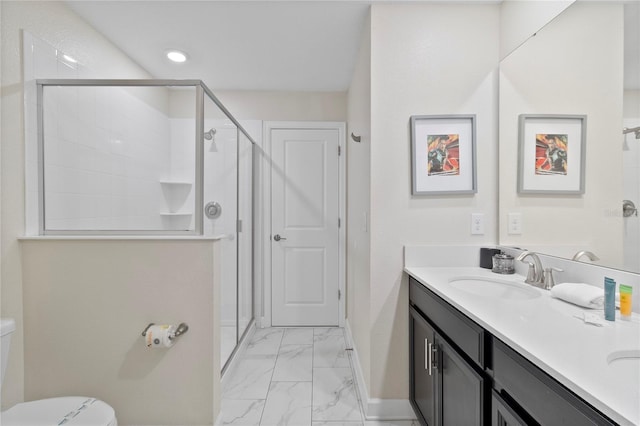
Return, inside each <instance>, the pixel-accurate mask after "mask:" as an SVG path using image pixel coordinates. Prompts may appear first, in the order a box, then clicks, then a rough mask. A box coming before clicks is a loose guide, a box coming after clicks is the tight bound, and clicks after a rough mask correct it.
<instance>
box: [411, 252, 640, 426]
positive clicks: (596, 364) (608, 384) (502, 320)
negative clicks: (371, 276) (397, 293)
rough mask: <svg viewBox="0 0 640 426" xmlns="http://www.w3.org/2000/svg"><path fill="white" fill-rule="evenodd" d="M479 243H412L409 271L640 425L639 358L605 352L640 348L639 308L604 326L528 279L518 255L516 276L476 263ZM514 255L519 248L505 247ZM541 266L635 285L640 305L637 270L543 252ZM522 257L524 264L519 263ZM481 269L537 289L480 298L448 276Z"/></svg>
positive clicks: (593, 399) (584, 393) (620, 418)
mask: <svg viewBox="0 0 640 426" xmlns="http://www.w3.org/2000/svg"><path fill="white" fill-rule="evenodd" d="M479 249H480V246H445V247H442V246H440V247H436V246H407V247H405V271H406V272H407V273H409V274H410V275H412V276H413V277H414V278H416V279H417V280H418V281H420V282H421V283H422V284H423V285H425V286H427V287H428V288H429V289H431V290H432V291H434V292H435V293H436V294H438V295H439V296H440V297H442V298H443V299H445V300H446V301H447V302H449V303H450V304H452V305H453V306H455V307H456V308H457V309H459V310H460V311H462V312H463V313H465V314H466V315H467V316H469V317H470V318H471V319H473V320H474V321H475V322H477V323H478V324H479V325H480V326H482V327H484V328H485V329H486V330H488V331H489V332H490V333H492V334H493V335H494V336H496V337H497V338H499V339H500V340H502V341H504V342H505V343H507V344H508V345H509V346H511V347H512V348H513V349H515V350H516V351H517V352H519V353H520V354H521V355H523V356H524V357H525V358H527V359H528V360H529V361H531V362H533V363H534V364H535V365H537V366H538V367H539V368H541V369H542V370H543V371H545V372H546V373H547V374H549V375H551V376H552V377H554V378H555V379H556V380H558V381H559V382H560V383H562V384H563V385H565V386H566V387H567V388H569V389H570V390H572V391H573V392H574V393H576V394H577V395H579V396H580V397H581V398H583V399H584V400H585V401H587V402H588V403H590V404H591V405H593V406H594V407H596V408H597V409H598V410H600V411H601V412H603V413H604V414H605V415H607V416H608V417H610V418H611V419H613V420H614V421H616V422H618V423H620V424H621V425H640V361H638V360H637V359H635V360H633V359H631V360H618V361H614V362H612V363H611V364H609V363H608V362H607V356H608V355H609V354H610V353H611V352H613V351H618V350H640V315H638V314H637V313H634V314H633V317H632V319H631V321H622V320H619V316H620V313H619V311H616V315H617V318H618V320H616V321H615V322H609V321H603V322H604V323H605V325H604V326H603V327H596V326H593V325H588V324H585V323H584V322H583V321H582V320H579V319H577V318H576V317H575V315H581V314H582V313H583V312H589V313H595V314H596V315H599V316H602V317H603V318H604V313H603V311H602V310H590V309H585V308H581V307H579V306H576V305H572V304H570V303H566V302H564V301H561V300H558V299H555V298H552V297H551V295H550V292H549V291H547V290H542V289H538V288H536V287H532V286H529V285H527V284H524V275H525V274H526V267H527V265H525V264H523V263H521V262H516V273H517V274H516V275H499V274H494V273H492V272H491V270H489V269H483V268H480V267H478V264H479ZM504 250H505V251H506V252H509V253H510V254H512V255H514V257H516V256H517V255H518V254H519V251H517V250H514V249H504ZM540 259H541V261H542V264H543V266H544V267H551V266H555V267H559V268H562V269H564V270H565V271H564V272H562V273H559V274H558V275H556V283H561V282H584V283H587V284H591V285H594V286H597V287H603V281H604V276H610V277H611V278H614V279H615V280H616V282H618V283H620V282H622V283H625V284H629V285H632V286H634V290H633V291H634V301H633V303H634V311H636V312H637V311H638V304H639V303H638V300H639V299H638V293H640V276H639V275H638V274H631V273H627V272H624V271H618V270H612V269H608V268H602V267H597V266H594V265H591V264H586V263H578V262H570V261H566V260H563V259H560V258H556V257H551V256H544V255H540ZM518 264H520V265H518ZM461 276H481V277H487V278H498V279H501V280H513V281H516V282H519V283H522V285H523V286H526V287H527V288H529V289H533V290H535V291H537V292H539V293H540V297H538V298H535V299H527V300H513V299H510V300H506V299H498V298H494V297H489V296H487V297H482V296H477V295H473V294H471V293H468V292H465V291H462V290H459V289H456V288H455V287H453V286H451V285H449V284H448V283H449V280H450V279H451V278H454V277H461Z"/></svg>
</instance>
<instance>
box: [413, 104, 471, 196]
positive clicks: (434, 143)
mask: <svg viewBox="0 0 640 426" xmlns="http://www.w3.org/2000/svg"><path fill="white" fill-rule="evenodd" d="M410 124H411V170H412V174H411V176H412V179H411V194H412V195H447V194H475V193H476V192H477V185H476V116H475V114H466V115H463V114H460V115H412V116H411V119H410Z"/></svg>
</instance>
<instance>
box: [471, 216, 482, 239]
mask: <svg viewBox="0 0 640 426" xmlns="http://www.w3.org/2000/svg"><path fill="white" fill-rule="evenodd" d="M471 235H484V213H471Z"/></svg>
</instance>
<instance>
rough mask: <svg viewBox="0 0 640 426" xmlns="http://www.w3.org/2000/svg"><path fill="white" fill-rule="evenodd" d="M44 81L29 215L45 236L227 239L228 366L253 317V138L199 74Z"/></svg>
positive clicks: (222, 251) (224, 346) (224, 340)
mask: <svg viewBox="0 0 640 426" xmlns="http://www.w3.org/2000/svg"><path fill="white" fill-rule="evenodd" d="M35 84H36V92H37V122H38V143H37V145H38V149H37V161H36V162H37V164H31V166H32V167H28V168H27V169H28V170H30V172H28V173H31V175H32V178H31V181H32V182H33V181H37V185H35V186H37V188H36V187H35V186H34V187H32V188H28V192H29V191H30V192H29V194H28V201H27V205H28V210H31V214H29V213H28V216H29V217H28V218H27V221H28V222H29V221H30V220H31V221H33V222H34V223H33V224H32V225H33V226H32V227H33V228H34V229H38V230H39V234H40V235H68V236H73V235H77V236H88V235H95V236H118V235H119V236H140V237H145V236H146V237H149V238H163V237H167V238H179V237H184V238H218V239H219V243H218V244H219V247H220V248H219V251H218V253H219V255H220V262H219V264H220V268H221V269H220V275H219V276H220V277H221V288H220V296H221V301H220V304H219V306H220V313H219V320H220V325H221V336H220V337H221V362H222V365H221V368H222V369H223V368H224V366H225V364H227V362H228V360H229V359H230V356H231V355H232V353H233V351H234V350H235V348H236V346H237V344H238V342H239V341H240V340H241V338H242V336H243V335H244V334H245V332H246V331H247V329H248V327H249V326H250V325H251V323H252V321H253V309H252V308H253V301H252V298H253V272H252V271H253V267H252V266H253V256H252V253H253V246H252V244H253V236H252V234H253V199H254V191H253V184H252V182H253V175H252V173H253V155H254V154H253V151H254V145H255V141H254V139H253V138H252V136H251V135H250V134H249V133H248V132H247V131H246V130H245V129H244V128H243V126H242V124H241V123H240V122H239V121H238V120H236V119H235V118H234V117H233V115H231V113H230V112H229V111H228V110H227V109H226V108H225V107H224V105H223V104H222V103H221V102H220V101H219V100H218V99H217V98H216V96H215V95H214V94H213V93H212V92H211V90H210V89H209V88H208V87H207V86H206V85H205V84H204V83H203V82H202V81H200V80H69V79H57V80H37V81H36V83H35ZM28 161H29V160H28ZM34 161H35V159H34ZM28 182H29V179H28ZM30 205H31V206H32V208H31V209H29V206H30ZM35 206H37V208H35ZM36 222H37V225H36ZM176 285H179V283H176Z"/></svg>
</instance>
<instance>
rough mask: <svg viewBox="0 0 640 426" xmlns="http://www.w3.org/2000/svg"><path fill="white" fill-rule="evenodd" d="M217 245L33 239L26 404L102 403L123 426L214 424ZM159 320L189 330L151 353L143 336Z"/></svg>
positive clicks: (25, 249) (28, 251)
mask: <svg viewBox="0 0 640 426" xmlns="http://www.w3.org/2000/svg"><path fill="white" fill-rule="evenodd" d="M215 244H217V243H215V242H212V241H203V240H200V241H197V240H192V241H163V240H148V241H136V240H116V241H109V240H75V241H74V240H71V241H69V240H67V241H65V240H54V241H23V242H22V260H23V279H24V283H23V286H24V309H25V312H28V313H29V314H28V315H26V316H25V320H24V325H23V327H24V331H25V395H26V398H27V399H28V400H32V399H40V398H46V397H54V396H68V395H86V396H93V397H96V398H99V399H102V400H104V401H105V402H107V403H108V404H110V405H111V406H112V407H113V408H114V409H115V411H116V415H117V417H118V423H119V424H121V425H131V424H136V425H160V424H167V425H177V424H181V425H205V424H212V423H213V420H214V408H213V401H214V395H216V393H214V392H216V391H217V390H214V383H215V382H219V368H217V367H218V366H219V365H220V357H219V333H218V332H216V330H219V328H218V327H219V324H218V321H217V320H218V318H216V317H214V312H216V309H215V305H217V304H218V302H217V301H216V298H217V295H216V294H215V293H214V279H215V277H214V273H215V271H214V245H215ZM151 322H154V323H156V324H162V323H166V324H174V325H177V324H179V323H180V322H185V323H187V324H188V325H189V331H188V332H187V333H186V334H184V335H183V336H181V337H180V338H179V340H177V342H176V343H175V345H174V346H173V347H172V348H169V349H149V348H147V347H146V345H145V343H144V339H143V337H142V336H141V332H142V331H143V330H144V328H145V327H146V325H147V324H149V323H151ZM214 336H215V339H214ZM217 396H219V392H218V393H217Z"/></svg>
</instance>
